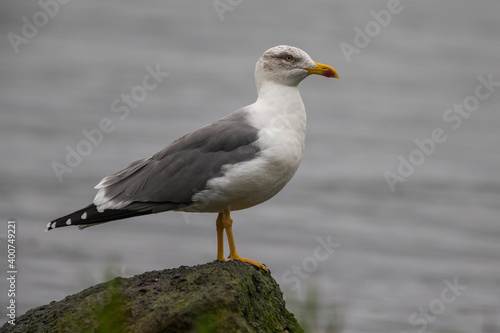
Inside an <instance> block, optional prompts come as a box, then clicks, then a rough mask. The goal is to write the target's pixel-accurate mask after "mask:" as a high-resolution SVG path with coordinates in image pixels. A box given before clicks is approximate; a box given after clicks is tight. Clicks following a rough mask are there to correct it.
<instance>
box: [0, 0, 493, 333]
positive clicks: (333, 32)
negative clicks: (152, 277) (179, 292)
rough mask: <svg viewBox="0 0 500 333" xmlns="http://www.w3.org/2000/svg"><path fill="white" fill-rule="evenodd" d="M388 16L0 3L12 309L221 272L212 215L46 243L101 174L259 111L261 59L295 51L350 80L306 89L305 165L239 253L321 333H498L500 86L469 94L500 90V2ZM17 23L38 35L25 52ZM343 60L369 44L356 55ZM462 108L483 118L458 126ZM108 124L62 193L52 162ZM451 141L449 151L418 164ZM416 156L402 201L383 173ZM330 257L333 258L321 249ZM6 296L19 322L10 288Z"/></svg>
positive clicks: (257, 214)
mask: <svg viewBox="0 0 500 333" xmlns="http://www.w3.org/2000/svg"><path fill="white" fill-rule="evenodd" d="M42 2H43V1H42ZM44 3H45V2H44ZM47 3H50V2H47ZM221 4H225V6H223V5H221ZM394 4H397V3H396V2H395V1H363V2H361V1H359V2H356V3H353V2H352V1H335V2H333V1H315V2H312V3H311V2H303V1H274V2H272V3H264V2H259V3H255V2H252V1H232V2H226V1H215V2H211V1H208V2H206V3H191V2H185V1H184V2H164V1H106V2H101V1H70V2H68V3H66V4H59V6H58V7H57V8H56V7H55V6H52V7H51V8H49V12H51V14H53V15H52V16H49V15H45V16H44V15H42V14H37V13H39V12H41V11H42V12H43V9H42V7H41V6H40V4H38V3H37V2H35V1H4V2H2V3H1V4H0V16H1V21H0V22H1V23H0V30H1V33H0V44H1V46H0V127H1V131H0V135H1V140H0V147H1V153H2V155H1V159H0V181H1V192H0V195H1V197H0V208H1V219H2V220H3V221H4V222H2V224H1V225H2V230H0V231H1V232H2V236H3V238H2V243H1V246H2V251H1V253H2V255H1V256H0V267H1V270H2V271H7V268H6V267H7V262H6V261H7V255H6V242H5V232H6V221H7V220H8V219H9V218H13V219H16V220H17V243H16V246H17V264H18V280H17V295H16V296H17V298H16V300H17V304H18V308H17V310H18V313H19V314H22V313H24V312H26V311H27V310H28V309H30V308H32V307H35V306H40V305H43V304H46V303H49V302H51V301H53V300H60V299H62V298H64V297H65V296H66V295H68V294H73V293H76V292H78V291H80V290H82V289H84V288H85V287H87V286H90V285H92V284H94V283H97V282H101V281H105V280H106V279H107V278H109V277H110V276H115V275H116V276H117V275H120V276H132V275H135V274H139V273H142V272H145V271H149V270H160V269H164V268H174V267H178V266H180V265H195V264H200V263H205V262H208V261H212V260H214V258H215V254H216V253H215V251H216V234H215V215H214V214H199V215H196V214H185V213H175V212H169V213H164V214H160V215H154V216H147V217H139V218H133V219H129V220H123V221H119V222H112V223H108V224H105V225H102V226H97V227H93V228H90V229H86V230H84V231H79V230H77V229H76V228H64V229H59V230H55V231H51V232H49V233H44V232H43V230H44V229H45V225H46V223H47V222H48V221H50V220H51V219H53V218H56V217H59V216H62V215H64V214H67V213H69V212H72V211H74V210H76V209H79V208H82V207H83V206H84V205H87V204H88V203H90V202H91V201H92V199H93V197H94V195H95V190H94V189H93V187H94V185H95V184H97V183H98V182H99V180H100V179H101V178H102V177H104V176H106V175H108V174H111V173H113V172H115V171H117V170H119V169H121V168H123V167H125V166H126V165H127V164H128V163H129V162H131V161H134V160H136V159H140V158H145V157H148V156H150V155H151V154H153V153H155V152H156V151H158V150H160V149H161V148H163V147H164V146H165V145H166V144H168V143H169V142H171V141H172V140H174V139H176V138H178V137H179V136H181V135H183V134H185V133H187V132H189V131H191V130H194V129H196V128H198V127H200V126H202V125H205V124H207V123H210V122H212V121H214V120H216V119H218V118H220V117H222V116H224V115H226V114H227V113H229V112H231V111H233V110H236V109H237V108H239V107H241V106H244V105H247V104H250V103H253V102H254V100H255V98H256V92H255V86H254V79H253V72H254V65H255V62H256V61H257V59H258V58H259V57H260V55H261V54H262V53H263V52H264V51H265V50H266V49H268V48H270V47H272V46H275V45H279V44H289V45H294V46H297V47H300V48H302V49H304V50H305V51H306V52H308V53H309V54H310V55H311V57H312V58H313V59H314V60H316V61H318V62H322V63H326V64H329V65H332V66H333V67H335V68H336V69H337V70H338V72H339V74H340V77H341V79H340V81H337V80H328V79H325V78H322V77H316V76H315V77H310V78H308V79H306V80H305V81H304V82H302V83H301V85H300V88H301V93H302V97H303V100H304V103H305V105H306V110H307V111H308V134H307V144H306V153H305V156H304V159H303V162H302V165H301V167H300V168H299V171H298V172H297V174H296V176H295V178H294V179H293V180H292V181H291V182H290V184H289V185H288V186H287V187H286V188H285V190H284V191H283V192H282V193H280V194H279V195H278V196H277V197H275V198H273V199H272V200H270V201H269V202H267V203H265V204H263V205H260V206H258V207H254V208H253V209H249V210H246V211H241V212H236V213H233V219H234V220H235V225H234V230H235V237H236V241H237V245H238V251H239V253H240V254H241V255H243V256H245V257H249V258H253V259H256V260H259V261H262V262H264V263H265V264H267V266H268V267H269V268H270V269H271V270H272V273H273V276H274V278H275V279H276V280H277V281H278V283H280V285H281V287H282V289H283V291H284V294H285V297H286V299H287V302H288V303H289V304H290V308H291V310H292V311H293V312H295V313H296V315H297V317H299V318H303V317H305V316H306V314H307V311H306V312H304V310H305V309H306V308H307V307H308V305H304V304H305V303H304V300H305V299H306V298H307V297H308V296H307V295H308V294H311V293H314V291H315V292H316V293H317V294H318V297H317V298H316V300H315V302H316V303H317V306H318V310H317V315H318V323H317V324H315V323H311V322H312V321H314V320H310V324H311V325H312V327H316V328H315V329H314V331H316V332H322V331H331V329H330V328H328V327H327V325H328V323H329V322H330V321H332V320H335V319H332V318H340V319H338V320H340V321H339V322H337V324H336V325H337V327H338V328H341V329H342V331H343V332H402V331H405V332H423V331H425V332H500V205H499V204H500V202H499V199H500V152H499V146H500V130H499V128H500V114H499V108H498V105H499V102H500V87H498V86H496V87H495V86H494V85H493V86H490V89H491V90H493V92H490V90H488V88H487V87H484V86H483V87H482V88H479V93H480V94H482V95H481V96H484V95H487V93H488V92H490V94H489V95H488V96H487V97H486V98H483V100H479V99H477V98H476V99H475V100H474V98H473V97H470V96H474V95H475V94H476V87H477V86H478V85H479V84H480V82H481V81H480V80H479V79H478V78H479V77H480V76H482V77H483V78H485V79H486V80H488V75H490V78H491V80H492V81H494V82H498V81H500V66H499V60H500V38H499V33H500V20H499V19H498V14H499V13H500V2H498V1H496V0H490V1H474V2H473V1H456V0H454V1H451V0H446V1H439V2H430V1H410V0H406V1H405V0H402V1H401V3H400V4H399V5H398V6H396V7H394ZM388 6H389V7H390V9H391V10H393V12H397V14H395V13H393V14H391V17H390V19H389V18H388V17H387V16H383V13H384V12H380V11H382V10H386V12H388V11H387V7H388ZM372 11H374V12H375V13H376V14H377V13H378V14H377V15H374V14H373V13H372ZM386 12H385V13H386ZM376 16H378V17H379V20H381V21H380V22H381V23H377V21H376V19H375V17H376ZM23 17H24V18H25V19H26V20H28V21H30V22H31V23H33V20H38V21H37V22H38V24H39V25H40V28H37V29H36V30H37V31H36V33H34V31H33V29H32V30H31V31H29V29H28V28H25V31H24V33H27V34H28V35H29V38H26V39H25V40H22V39H15V41H16V42H14V43H12V42H11V41H10V40H9V37H8V36H9V33H15V34H17V35H18V36H23V31H22V27H23V25H25V24H26V23H25V20H23ZM44 17H45V18H47V20H45V21H46V22H45V21H44ZM44 23H45V24H44ZM356 27H357V28H359V29H360V30H362V31H364V30H365V28H367V29H371V30H369V31H368V32H369V34H370V35H371V37H370V35H367V37H368V38H369V40H367V38H363V37H359V35H360V34H359V32H356V31H357V29H356ZM377 27H378V28H377ZM357 34H358V37H357V40H355V37H356V35H357ZM12 36H13V35H12V34H10V37H11V39H12ZM23 38H24V37H23ZM21 41H22V42H21ZM356 42H357V44H356ZM341 43H345V44H341ZM347 44H349V45H351V46H354V47H355V46H356V45H358V47H357V50H356V51H352V50H354V49H352V48H351V49H350V50H351V51H352V53H351V54H350V56H348V57H346V56H345V55H344V54H343V52H342V49H341V45H344V48H345V47H347V46H346V45H347ZM13 45H15V46H13ZM16 51H17V52H16ZM147 66H150V68H153V69H154V68H157V67H158V68H159V69H160V70H161V71H164V72H168V73H169V74H168V76H166V77H165V78H164V80H163V81H162V82H161V83H159V84H158V85H157V87H156V88H155V89H152V90H151V91H147V96H143V97H141V101H140V102H138V103H137V105H136V106H135V107H133V108H132V107H130V108H129V110H130V112H129V113H128V114H127V115H125V113H115V112H113V110H112V106H113V103H114V101H115V100H116V99H119V98H120V96H121V95H122V94H130V93H131V92H132V90H133V89H134V87H137V86H142V85H143V78H144V77H145V76H146V75H147V74H148V70H147V69H146V68H147ZM151 82H153V81H151ZM138 89H139V88H136V90H135V93H137V94H139V93H140V91H139V90H140V89H139V90H138ZM475 101H479V104H478V105H475V104H474V102H475ZM464 102H466V103H471V104H468V108H469V109H472V110H473V111H471V112H468V111H462V113H463V114H464V115H466V116H459V113H448V111H447V110H448V109H450V108H452V107H453V105H454V104H457V105H459V104H463V103H464ZM121 105H123V104H121ZM123 112H124V111H123ZM120 116H121V118H120ZM452 116H453V117H455V118H449V117H452ZM446 117H448V118H446ZM104 118H108V119H110V121H111V123H112V125H113V131H111V132H110V133H106V134H104V135H103V139H102V142H101V143H99V144H98V145H97V146H92V147H91V148H90V149H91V151H90V152H89V153H88V156H84V157H83V158H82V161H81V162H80V163H78V165H77V166H75V167H73V168H71V171H72V172H66V173H64V174H63V176H62V181H59V179H58V177H57V176H56V173H55V172H54V170H53V167H52V164H53V162H59V163H61V164H66V162H65V158H66V155H67V149H68V148H67V147H69V149H77V147H78V144H80V145H82V144H81V142H82V141H84V140H86V137H85V135H84V134H83V132H82V131H83V130H87V131H92V130H93V129H96V128H98V127H99V123H100V121H101V120H102V119H104ZM458 118H460V119H458ZM445 119H448V122H447V121H446V120H445ZM451 119H453V120H451ZM459 121H461V123H460V125H458V122H459ZM452 126H455V128H453V127H452ZM439 128H440V129H442V132H441V136H440V138H441V139H442V138H443V135H445V136H446V140H444V142H440V143H435V148H434V150H432V153H431V154H429V155H430V156H426V155H423V154H422V153H415V151H416V150H417V149H418V146H417V145H416V143H415V142H414V141H415V140H416V139H417V140H420V141H421V142H429V141H424V140H425V139H426V138H431V135H432V134H431V133H432V132H433V131H434V130H435V129H439ZM80 148H81V149H84V148H85V147H83V146H80ZM87 148H88V147H87ZM428 149H431V145H430V144H429V146H428ZM410 155H411V156H412V158H413V160H414V161H417V162H418V163H419V164H420V165H418V166H417V167H416V168H415V170H414V172H413V173H412V174H411V175H407V177H406V176H405V177H403V179H404V181H403V182H397V184H396V186H395V189H394V191H392V190H391V188H390V186H389V184H388V182H387V181H386V177H385V176H384V174H386V173H387V172H391V173H393V174H394V175H398V167H399V165H400V163H401V162H400V159H398V157H399V156H402V157H403V158H404V159H406V160H408V159H409V158H410ZM422 156H423V160H422ZM419 157H420V160H421V161H420V160H418V158H419ZM407 171H408V170H407ZM409 173H411V172H409ZM318 237H319V239H318ZM322 241H323V242H331V243H334V244H335V247H332V248H331V251H330V252H332V253H327V252H326V251H324V250H321V249H322V248H320V250H319V251H321V252H318V251H317V250H316V248H317V247H318V246H321V245H320V244H321V242H322ZM318 254H320V255H318ZM4 275H5V274H2V276H4ZM453 285H454V287H453ZM0 288H1V289H0V290H1V292H0V303H1V304H0V305H1V308H2V309H5V307H6V306H7V302H8V298H7V289H8V285H7V281H6V279H5V278H2V279H1V280H0ZM4 312H5V311H2V317H1V318H0V322H1V323H3V322H5V321H6V320H7V317H6V316H5V315H4Z"/></svg>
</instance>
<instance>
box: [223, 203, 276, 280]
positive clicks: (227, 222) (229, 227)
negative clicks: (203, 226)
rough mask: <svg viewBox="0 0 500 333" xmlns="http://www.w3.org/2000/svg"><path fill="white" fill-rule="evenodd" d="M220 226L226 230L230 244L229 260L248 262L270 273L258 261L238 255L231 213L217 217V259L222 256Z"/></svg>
mask: <svg viewBox="0 0 500 333" xmlns="http://www.w3.org/2000/svg"><path fill="white" fill-rule="evenodd" d="M219 221H220V222H219ZM219 225H221V226H222V229H226V235H227V241H228V242H229V259H231V260H239V261H243V262H247V263H249V264H252V265H254V266H256V267H258V268H261V269H263V270H265V271H266V272H269V270H268V269H267V267H266V266H265V265H263V264H261V263H260V262H258V261H255V260H252V259H247V258H242V257H240V256H239V255H238V252H236V244H235V243H234V237H233V220H232V219H231V216H230V213H229V211H224V212H223V213H219V216H218V217H217V259H219V254H220V252H219ZM222 229H221V230H222ZM221 233H222V231H221ZM220 238H222V237H220ZM222 247H223V245H222ZM223 251H224V250H222V256H224V254H223ZM219 260H220V259H219Z"/></svg>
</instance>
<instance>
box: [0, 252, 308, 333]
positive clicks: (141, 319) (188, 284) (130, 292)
mask: <svg viewBox="0 0 500 333" xmlns="http://www.w3.org/2000/svg"><path fill="white" fill-rule="evenodd" d="M0 332H103V333H108V332H120V333H122V332H141V333H147V332H151V333H153V332H169V333H170V332H196V333H198V332H200V333H208V332H223V333H229V332H290V333H292V332H303V330H302V328H301V327H300V325H299V324H298V322H297V320H296V319H295V318H294V316H293V314H291V313H290V312H288V311H287V310H286V308H285V301H284V300H283V293H282V292H281V290H280V288H279V286H278V284H277V283H276V281H275V280H274V279H273V278H272V277H271V275H270V274H269V273H266V272H264V271H262V270H259V269H257V268H255V267H253V266H251V265H249V264H245V263H242V262H238V261H228V262H219V261H214V262H211V263H208V264H204V265H198V266H194V267H186V266H181V267H179V268H176V269H167V270H163V271H153V272H147V273H144V274H141V275H136V276H134V277H131V278H115V279H113V280H111V281H109V282H106V283H101V284H98V285H96V286H93V287H90V288H88V289H85V290H84V291H82V292H80V293H78V294H75V295H71V296H68V297H66V298H65V299H64V300H62V301H59V302H52V303H50V304H48V305H44V306H40V307H38V308H35V309H32V310H30V311H28V312H27V313H26V314H24V315H22V316H20V317H18V318H17V319H16V325H15V326H12V325H10V324H8V323H7V324H5V325H4V326H3V327H2V328H1V329H0Z"/></svg>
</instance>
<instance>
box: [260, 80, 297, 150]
mask: <svg viewBox="0 0 500 333" xmlns="http://www.w3.org/2000/svg"><path fill="white" fill-rule="evenodd" d="M259 88H260V89H259V91H258V98H257V101H256V102H255V103H254V104H253V105H252V114H253V117H252V118H253V119H252V120H253V121H254V122H256V125H257V127H258V128H261V129H266V131H267V132H269V134H270V135H273V136H275V137H279V136H280V135H281V134H285V133H290V131H291V132H293V136H294V137H296V138H297V139H298V140H299V141H300V142H301V143H302V146H303V142H304V141H305V134H306V112H305V108H304V103H303V102H302V98H301V96H300V93H299V89H298V88H297V87H290V86H285V85H281V84H276V83H273V82H270V81H267V82H262V84H261V85H260V86H259ZM290 134H291V133H290ZM275 139H276V138H275ZM302 149H303V147H302Z"/></svg>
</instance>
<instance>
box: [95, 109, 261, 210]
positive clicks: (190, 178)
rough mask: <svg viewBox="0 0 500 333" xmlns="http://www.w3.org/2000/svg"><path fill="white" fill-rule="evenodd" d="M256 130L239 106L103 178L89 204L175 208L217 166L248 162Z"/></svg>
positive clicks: (203, 184)
mask: <svg viewBox="0 0 500 333" xmlns="http://www.w3.org/2000/svg"><path fill="white" fill-rule="evenodd" d="M257 139H258V130H257V129H256V128H254V127H252V126H251V125H250V124H249V123H248V121H247V119H246V111H244V110H243V109H241V110H238V111H236V112H233V113H231V114H230V115H228V116H227V117H224V118H222V119H221V120H219V121H217V122H215V123H212V124H210V125H207V126H205V127H202V128H200V129H198V130H196V131H194V132H192V133H189V134H187V135H185V136H183V137H181V138H180V139H178V140H176V141H174V142H172V143H171V144H170V145H168V146H167V147H165V148H164V149H162V150H161V151H159V152H158V153H156V154H155V155H153V156H152V157H150V158H148V159H144V160H138V161H135V162H133V163H131V164H130V165H129V166H128V167H127V168H125V169H123V170H121V171H119V172H117V173H115V174H113V175H111V176H108V177H106V178H104V179H103V180H102V181H101V182H100V183H99V184H98V185H97V186H96V188H97V189H99V192H98V194H97V196H96V198H95V199H94V204H96V206H98V208H99V210H100V211H102V210H103V209H122V208H124V207H127V208H130V209H140V210H143V209H152V210H153V211H154V212H158V211H163V210H170V209H176V208H179V207H182V206H187V205H190V204H191V203H192V200H191V198H192V197H193V195H194V194H196V193H197V192H200V191H202V190H204V189H205V188H206V184H207V181H208V180H209V179H211V178H214V177H218V176H220V175H221V174H222V173H221V167H222V166H223V165H225V164H234V163H238V162H243V161H248V160H250V159H252V158H254V157H255V155H256V154H257V153H258V152H259V147H258V146H257V145H256V144H255V142H256V141H257Z"/></svg>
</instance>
